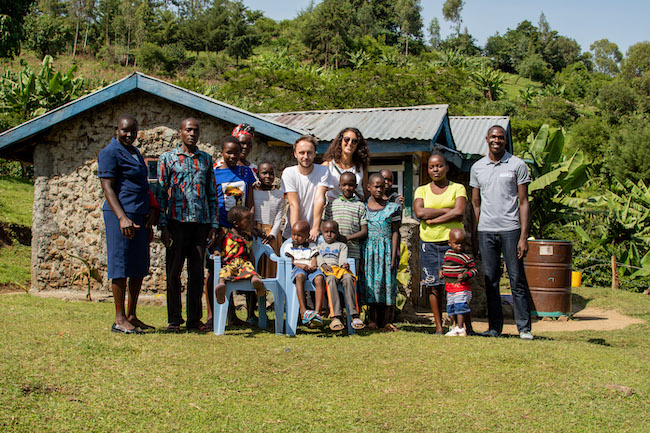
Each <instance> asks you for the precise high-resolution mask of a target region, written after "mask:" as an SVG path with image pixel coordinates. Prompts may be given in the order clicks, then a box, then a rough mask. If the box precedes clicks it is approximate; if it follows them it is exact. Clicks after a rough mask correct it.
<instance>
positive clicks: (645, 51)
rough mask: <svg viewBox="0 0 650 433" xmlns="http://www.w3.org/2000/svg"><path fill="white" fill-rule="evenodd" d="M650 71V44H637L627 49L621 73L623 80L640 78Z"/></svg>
mask: <svg viewBox="0 0 650 433" xmlns="http://www.w3.org/2000/svg"><path fill="white" fill-rule="evenodd" d="M649 71H650V42H649V41H644V42H637V43H636V44H634V45H632V46H631V47H630V48H628V49H627V53H626V56H625V60H623V66H622V67H621V73H622V74H623V76H624V77H625V78H633V77H640V76H642V75H644V74H645V73H647V72H649Z"/></svg>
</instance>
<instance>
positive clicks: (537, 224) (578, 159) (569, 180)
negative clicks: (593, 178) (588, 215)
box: [523, 125, 591, 237]
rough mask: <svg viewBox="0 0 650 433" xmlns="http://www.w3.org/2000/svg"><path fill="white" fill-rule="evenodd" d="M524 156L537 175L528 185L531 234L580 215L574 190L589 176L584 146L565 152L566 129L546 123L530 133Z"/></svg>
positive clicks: (539, 234) (537, 233) (536, 233)
mask: <svg viewBox="0 0 650 433" xmlns="http://www.w3.org/2000/svg"><path fill="white" fill-rule="evenodd" d="M527 141H528V149H527V150H526V151H525V152H524V154H523V159H524V161H526V163H527V164H528V168H529V169H530V175H531V178H532V179H533V180H532V182H531V183H530V185H529V186H528V191H529V194H530V203H531V234H532V235H533V236H536V237H543V236H544V229H545V228H546V227H547V226H548V225H549V224H552V223H560V224H565V223H567V222H569V221H573V220H576V219H579V218H580V217H581V215H580V213H579V207H578V203H577V201H576V200H575V198H574V197H572V195H573V193H574V192H575V191H576V190H578V189H579V188H580V187H582V186H583V185H584V184H585V182H586V181H587V180H588V178H589V173H588V169H589V167H590V165H591V162H589V161H587V159H586V158H585V156H584V154H583V153H582V151H581V150H578V151H577V152H575V153H574V154H573V155H572V156H571V157H567V156H566V155H564V153H563V152H564V144H565V136H564V131H563V130H562V129H558V128H549V126H548V125H542V127H541V128H540V130H539V131H538V133H537V135H533V134H530V136H529V137H528V140H527Z"/></svg>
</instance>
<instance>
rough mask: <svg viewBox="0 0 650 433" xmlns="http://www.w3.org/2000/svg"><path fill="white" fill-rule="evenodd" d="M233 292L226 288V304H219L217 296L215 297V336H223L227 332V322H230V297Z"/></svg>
mask: <svg viewBox="0 0 650 433" xmlns="http://www.w3.org/2000/svg"><path fill="white" fill-rule="evenodd" d="M231 293H232V290H229V289H228V288H226V302H224V303H223V304H218V303H217V295H216V294H215V295H214V312H213V321H214V335H223V334H224V333H225V332H226V321H227V320H228V306H229V305H230V295H231Z"/></svg>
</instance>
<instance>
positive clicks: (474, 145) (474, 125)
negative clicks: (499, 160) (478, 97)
mask: <svg viewBox="0 0 650 433" xmlns="http://www.w3.org/2000/svg"><path fill="white" fill-rule="evenodd" d="M495 125H499V126H501V127H503V128H504V129H505V130H506V133H507V134H508V137H510V117H508V116H449V126H450V127H451V133H452V134H453V136H454V142H455V143H456V149H457V150H458V151H459V152H462V153H465V154H471V155H485V154H486V153H487V150H488V147H487V143H486V142H485V136H486V135H487V132H488V129H489V128H490V127H491V126H495ZM506 148H507V149H508V151H509V152H512V140H508V144H507V146H506Z"/></svg>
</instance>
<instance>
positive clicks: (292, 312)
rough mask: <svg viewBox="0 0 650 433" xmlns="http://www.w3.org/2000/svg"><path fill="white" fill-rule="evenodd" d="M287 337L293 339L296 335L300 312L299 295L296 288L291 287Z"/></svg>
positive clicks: (289, 289) (288, 302) (289, 291)
mask: <svg viewBox="0 0 650 433" xmlns="http://www.w3.org/2000/svg"><path fill="white" fill-rule="evenodd" d="M287 289H288V293H287V304H286V305H287V323H286V328H287V335H289V336H291V337H293V336H295V335H296V327H297V325H298V312H299V310H300V308H299V306H298V294H297V293H296V287H295V286H293V285H292V286H290V287H288V288H287Z"/></svg>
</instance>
